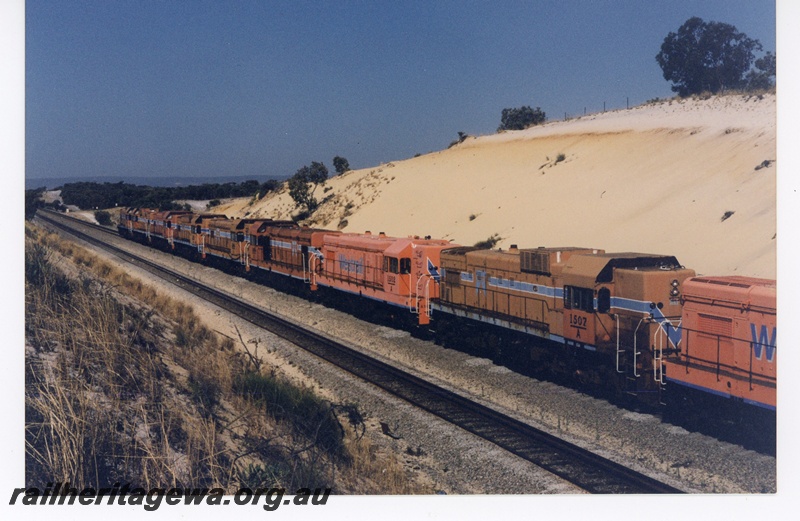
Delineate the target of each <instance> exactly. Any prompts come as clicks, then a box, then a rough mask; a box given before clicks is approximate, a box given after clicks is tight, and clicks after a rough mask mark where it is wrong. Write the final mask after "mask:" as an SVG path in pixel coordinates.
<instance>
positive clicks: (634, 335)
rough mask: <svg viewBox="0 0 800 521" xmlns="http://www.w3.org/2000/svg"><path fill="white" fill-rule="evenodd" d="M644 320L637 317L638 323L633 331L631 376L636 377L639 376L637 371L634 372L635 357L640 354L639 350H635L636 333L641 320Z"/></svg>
mask: <svg viewBox="0 0 800 521" xmlns="http://www.w3.org/2000/svg"><path fill="white" fill-rule="evenodd" d="M644 321H645V319H644V318H641V319H639V323H638V324H637V325H636V329H635V330H634V332H633V376H635V377H636V378H639V376H640V375H639V373H637V372H636V363H637V358H638V357H639V354H640V352H639V351H637V350H636V334H637V333H638V332H639V326H641V325H642V322H644Z"/></svg>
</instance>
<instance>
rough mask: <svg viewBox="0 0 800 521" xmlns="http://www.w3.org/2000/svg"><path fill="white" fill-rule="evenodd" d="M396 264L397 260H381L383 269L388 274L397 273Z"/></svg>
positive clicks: (389, 258) (391, 258) (386, 258)
mask: <svg viewBox="0 0 800 521" xmlns="http://www.w3.org/2000/svg"><path fill="white" fill-rule="evenodd" d="M398 268H399V266H398V262H397V259H396V258H394V257H384V259H383V269H384V271H387V272H389V273H397V272H398Z"/></svg>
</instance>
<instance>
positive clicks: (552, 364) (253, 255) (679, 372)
mask: <svg viewBox="0 0 800 521" xmlns="http://www.w3.org/2000/svg"><path fill="white" fill-rule="evenodd" d="M118 229H119V232H120V234H122V235H125V236H129V237H134V238H138V239H139V240H143V241H146V242H150V243H154V244H155V243H158V244H160V245H161V246H162V247H165V248H168V249H174V250H176V251H178V252H181V253H182V254H186V255H187V256H188V257H190V258H193V259H195V260H196V259H197V258H203V259H210V258H216V259H218V260H221V261H222V265H223V267H225V268H235V269H241V270H242V271H247V272H250V273H252V272H253V270H254V269H255V271H256V272H259V273H268V274H271V273H275V274H278V275H282V276H283V277H278V279H275V278H272V279H270V280H271V281H278V280H287V281H288V280H291V279H296V280H297V281H303V282H305V283H307V284H308V285H309V287H310V289H311V290H316V289H317V288H319V287H325V288H328V289H329V290H332V293H331V296H332V297H333V298H334V299H337V300H344V299H343V298H342V297H343V295H344V294H345V293H346V294H348V295H349V296H352V297H353V300H354V301H355V302H358V300H359V298H361V297H364V298H368V299H371V300H374V301H379V302H382V303H386V304H390V305H392V306H398V307H400V308H404V309H406V310H408V311H410V312H411V313H415V314H417V315H418V318H417V319H416V322H417V324H418V325H428V324H430V323H431V318H432V313H433V312H434V311H436V312H437V316H438V318H437V320H436V327H435V328H434V329H435V332H436V334H437V335H442V334H443V333H442V332H443V331H447V329H448V327H450V326H451V325H453V324H455V325H456V327H455V328H454V331H455V334H456V335H458V338H459V339H464V338H465V334H464V333H465V330H466V329H468V328H470V329H472V330H474V331H476V332H478V333H480V334H483V333H484V332H485V330H486V329H487V328H485V327H484V326H483V325H484V324H486V325H489V326H490V327H489V328H488V329H490V330H491V331H509V330H511V331H514V332H515V333H513V335H517V334H519V335H521V337H514V340H513V341H512V342H504V341H503V342H497V343H496V345H495V347H497V346H501V347H502V348H503V349H507V348H511V349H514V350H516V351H518V353H517V354H519V353H524V354H525V355H526V356H531V358H532V359H533V360H534V361H536V362H537V363H538V364H539V365H543V366H547V367H548V369H550V368H555V369H557V370H558V371H563V370H564V369H566V370H567V371H568V374H572V375H573V376H578V377H579V379H580V380H581V381H586V380H589V381H593V382H595V383H603V384H604V385H605V384H607V383H611V382H613V383H615V384H616V385H618V386H619V388H618V389H619V390H621V391H626V392H629V393H631V394H639V393H648V394H645V396H652V397H660V396H661V393H662V391H664V390H665V389H667V392H668V393H669V394H670V402H672V403H678V404H680V403H683V404H686V403H687V402H686V398H685V395H683V394H679V393H675V396H679V395H680V396H681V400H680V401H679V400H674V401H673V400H672V397H671V396H672V392H673V390H678V389H683V390H693V391H696V392H699V393H700V394H701V396H702V397H710V396H718V397H725V398H734V399H737V400H738V401H743V402H744V403H747V404H750V405H756V406H758V407H760V408H762V409H763V410H765V411H772V412H773V413H774V411H775V406H776V399H775V388H776V372H775V365H776V325H775V282H774V281H766V280H761V279H749V278H743V277H695V276H694V275H695V273H694V271H693V270H691V269H686V268H684V267H683V266H681V265H680V263H679V262H678V261H677V259H676V258H675V257H672V256H664V255H651V254H642V253H606V252H604V251H603V250H598V249H591V248H536V249H518V248H516V246H512V248H511V249H509V250H507V251H502V250H482V249H479V248H475V247H461V246H458V245H454V244H451V243H450V242H448V241H445V240H436V239H431V238H430V237H425V238H419V237H408V238H396V237H387V236H386V235H385V234H383V233H380V234H377V235H373V234H371V233H369V232H366V233H364V234H352V233H348V234H343V233H341V232H338V231H330V230H322V229H312V228H308V227H301V226H299V225H297V224H296V223H294V222H292V221H274V220H271V219H228V218H227V217H225V216H224V215H221V214H193V213H190V212H157V211H155V210H150V209H145V208H130V209H124V210H122V211H121V212H120V221H119V225H118ZM169 247H171V248H169ZM209 255H210V256H211V257H208V256H209ZM326 295H328V293H326ZM356 305H357V306H358V305H359V304H358V303H357V304H356ZM498 328H499V329H498ZM492 334H494V333H492ZM533 337H538V338H542V339H546V340H549V341H551V342H552V343H550V344H549V345H545V344H543V343H539V344H541V345H537V346H530V345H528V344H526V342H527V341H528V340H530V339H531V338H533ZM520 338H522V339H523V342H521V343H520V342H517V340H519V339H520ZM534 344H535V343H534ZM559 346H562V347H559ZM529 347H531V348H530V349H528V348H529ZM565 354H566V355H567V356H564V355H565ZM564 360H567V361H568V363H564ZM579 361H580V364H581V366H580V369H579V368H578V367H579V366H578V365H577V363H578V362H579ZM586 362H588V365H589V369H588V370H587V369H586ZM668 383H669V384H670V385H669V386H668V387H667V384H668ZM672 384H674V385H672ZM698 410H699V409H698ZM767 421H772V419H769V418H768V419H767Z"/></svg>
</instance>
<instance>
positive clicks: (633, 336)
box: [562, 253, 695, 392]
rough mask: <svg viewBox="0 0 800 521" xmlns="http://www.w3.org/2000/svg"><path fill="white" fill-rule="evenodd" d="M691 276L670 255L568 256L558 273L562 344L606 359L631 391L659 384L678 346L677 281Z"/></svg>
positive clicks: (646, 388)
mask: <svg viewBox="0 0 800 521" xmlns="http://www.w3.org/2000/svg"><path fill="white" fill-rule="evenodd" d="M694 274H695V273H694V271H693V270H689V269H686V268H684V267H683V266H681V265H680V263H679V262H678V260H677V259H676V258H675V257H672V256H662V255H649V254H639V253H604V254H598V255H591V256H589V255H573V256H572V257H571V258H570V260H569V261H568V262H567V263H566V265H565V266H564V270H563V272H562V283H563V296H564V309H563V317H562V323H563V336H564V340H565V343H566V344H567V345H574V346H576V347H582V348H584V349H588V350H589V351H597V352H600V353H603V354H604V355H607V356H608V357H610V359H611V360H613V361H614V365H615V370H616V372H617V373H618V374H620V375H625V376H626V377H627V378H628V379H629V380H630V385H629V386H628V385H627V384H626V386H628V387H629V390H631V391H632V392H643V391H649V390H653V389H654V388H658V387H659V386H660V384H663V383H664V382H665V370H664V362H665V359H666V357H668V356H670V355H671V354H674V353H676V352H677V351H678V349H679V346H680V340H681V333H680V323H681V322H680V321H681V288H682V284H683V281H684V280H685V279H687V278H689V277H692V276H694Z"/></svg>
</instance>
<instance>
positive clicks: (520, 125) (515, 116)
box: [459, 106, 547, 135]
mask: <svg viewBox="0 0 800 521" xmlns="http://www.w3.org/2000/svg"><path fill="white" fill-rule="evenodd" d="M546 119H547V116H546V115H545V113H544V111H542V109H540V108H539V107H536V108H535V109H532V108H530V107H528V106H524V107H519V108H512V109H503V112H502V114H501V116H500V126H499V127H498V129H497V131H498V132H500V131H502V130H522V129H526V128H528V127H532V126H533V125H541V124H542V123H544V122H545V120H546ZM460 134H461V132H459V135H460Z"/></svg>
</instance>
